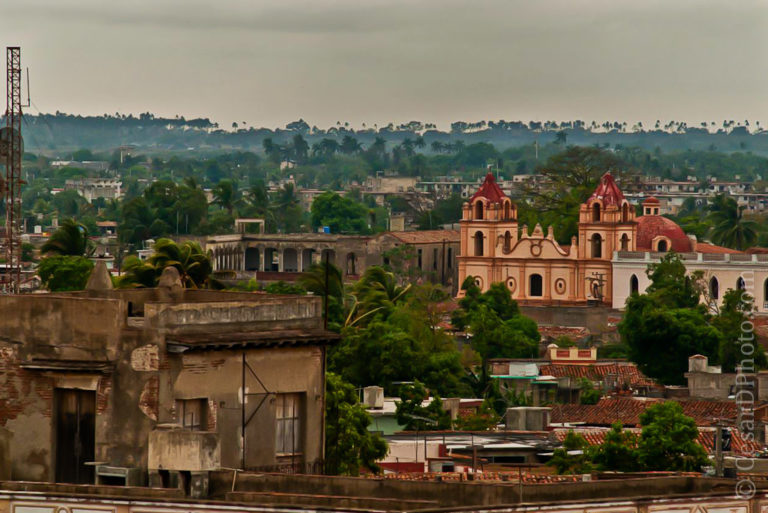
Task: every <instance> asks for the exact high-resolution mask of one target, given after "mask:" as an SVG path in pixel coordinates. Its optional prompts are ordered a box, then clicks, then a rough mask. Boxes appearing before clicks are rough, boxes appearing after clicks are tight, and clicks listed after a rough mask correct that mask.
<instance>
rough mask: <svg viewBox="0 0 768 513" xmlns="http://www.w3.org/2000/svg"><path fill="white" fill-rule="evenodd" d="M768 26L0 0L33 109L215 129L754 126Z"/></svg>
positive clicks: (418, 1) (753, 9) (663, 5)
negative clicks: (199, 120) (216, 125)
mask: <svg viewBox="0 0 768 513" xmlns="http://www.w3.org/2000/svg"><path fill="white" fill-rule="evenodd" d="M767 29H768V1H766V0H722V1H712V0H640V1H638V0H462V1H459V0H205V1H202V0H123V1H116V0H0V44H1V45H2V46H7V45H17V44H18V45H21V47H22V62H23V65H24V66H28V67H29V68H30V75H31V86H32V101H33V102H34V104H35V105H36V106H37V108H39V109H40V111H42V112H55V111H56V110H60V111H63V112H71V113H81V114H103V113H107V112H108V113H114V112H117V111H119V112H121V113H128V112H133V113H139V112H144V111H151V112H154V113H156V114H159V115H166V116H173V115H175V114H180V115H184V116H187V117H197V116H203V117H210V118H211V119H212V120H214V121H218V122H220V123H222V124H226V126H229V124H231V122H232V121H238V122H242V121H246V122H247V123H248V125H253V126H268V127H275V126H283V125H285V123H287V122H289V121H292V120H295V119H298V118H299V117H303V118H304V119H305V120H307V121H308V122H309V123H310V124H316V125H318V126H322V127H327V126H329V125H331V124H335V123H336V121H349V122H350V123H352V124H353V125H354V126H359V125H360V124H361V123H363V122H366V123H368V124H371V125H372V124H373V123H378V124H379V125H382V124H387V123H388V122H390V121H392V122H395V123H400V122H404V121H408V120H412V119H417V120H421V121H429V122H435V123H437V124H438V125H440V126H442V127H447V125H448V123H450V122H451V121H456V120H466V121H471V120H480V119H506V120H516V119H522V120H531V119H534V120H545V119H552V120H567V119H583V120H587V121H590V120H593V119H595V120H606V119H611V120H613V119H617V120H623V121H627V122H630V124H631V123H632V122H634V121H637V120H642V121H644V122H649V121H654V120H656V119H662V120H672V119H674V120H686V121H689V122H699V121H703V120H707V121H716V122H717V123H718V124H719V123H721V122H722V120H723V119H724V118H727V119H736V120H744V119H750V120H755V119H759V120H761V121H764V123H763V124H766V125H768V83H766V78H768V30H767ZM3 61H4V59H3ZM3 73H4V70H3ZM30 111H31V112H32V113H36V109H34V108H33V109H31V110H30Z"/></svg>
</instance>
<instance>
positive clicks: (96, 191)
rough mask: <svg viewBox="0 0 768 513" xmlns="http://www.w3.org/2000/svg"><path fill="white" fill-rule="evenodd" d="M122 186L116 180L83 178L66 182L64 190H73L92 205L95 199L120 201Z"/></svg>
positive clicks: (121, 183) (120, 182)
mask: <svg viewBox="0 0 768 513" xmlns="http://www.w3.org/2000/svg"><path fill="white" fill-rule="evenodd" d="M122 186H123V182H122V181H120V180H119V179H117V178H83V179H80V180H67V181H66V182H65V183H64V190H75V191H77V193H78V194H79V195H80V196H82V197H84V198H85V200H86V201H87V202H88V203H92V202H93V200H95V199H97V198H104V199H107V200H115V199H120V198H121V197H122V196H123V191H122Z"/></svg>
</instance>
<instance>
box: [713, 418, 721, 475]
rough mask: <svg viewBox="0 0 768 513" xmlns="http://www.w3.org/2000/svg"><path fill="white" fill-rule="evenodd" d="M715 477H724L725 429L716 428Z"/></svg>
mask: <svg viewBox="0 0 768 513" xmlns="http://www.w3.org/2000/svg"><path fill="white" fill-rule="evenodd" d="M715 477H723V427H722V426H717V427H716V428H715Z"/></svg>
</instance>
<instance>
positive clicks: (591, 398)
mask: <svg viewBox="0 0 768 513" xmlns="http://www.w3.org/2000/svg"><path fill="white" fill-rule="evenodd" d="M579 389H580V390H581V394H580V395H579V403H581V404H597V403H598V402H599V401H600V397H602V393H601V392H600V390H598V389H596V388H595V384H594V383H592V382H591V381H590V380H588V379H587V378H579Z"/></svg>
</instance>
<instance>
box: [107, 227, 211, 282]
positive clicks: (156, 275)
mask: <svg viewBox="0 0 768 513" xmlns="http://www.w3.org/2000/svg"><path fill="white" fill-rule="evenodd" d="M153 250H154V252H153V254H152V255H151V256H150V257H149V259H148V260H147V261H146V262H142V261H141V260H139V259H138V258H136V257H128V258H126V259H125V261H124V262H123V271H124V272H123V276H121V277H120V279H119V280H118V286H119V287H121V288H132V287H155V286H157V282H158V280H159V279H160V276H161V275H162V274H163V269H165V268H166V267H175V268H176V270H178V271H179V277H180V279H181V283H182V286H184V287H186V288H192V289H197V288H205V287H209V286H210V285H212V282H211V280H210V275H211V272H212V269H213V268H212V266H211V260H210V258H209V257H208V255H207V254H206V253H205V252H204V251H203V250H202V248H201V247H200V244H198V243H197V242H193V241H186V242H184V243H183V244H181V245H178V244H176V243H175V242H174V241H172V240H170V239H159V240H158V241H157V242H156V243H155V245H154V248H153Z"/></svg>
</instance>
